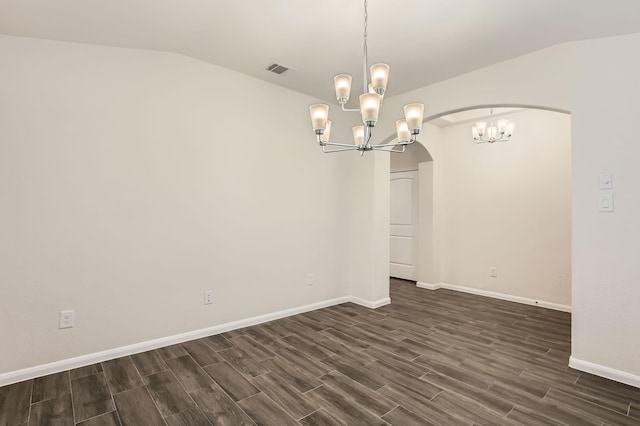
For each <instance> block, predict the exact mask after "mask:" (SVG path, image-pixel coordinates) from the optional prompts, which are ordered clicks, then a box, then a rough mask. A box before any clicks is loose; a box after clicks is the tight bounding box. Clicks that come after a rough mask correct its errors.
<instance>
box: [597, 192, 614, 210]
mask: <svg viewBox="0 0 640 426" xmlns="http://www.w3.org/2000/svg"><path fill="white" fill-rule="evenodd" d="M598 211H601V212H612V211H613V194H601V195H600V206H599V208H598Z"/></svg>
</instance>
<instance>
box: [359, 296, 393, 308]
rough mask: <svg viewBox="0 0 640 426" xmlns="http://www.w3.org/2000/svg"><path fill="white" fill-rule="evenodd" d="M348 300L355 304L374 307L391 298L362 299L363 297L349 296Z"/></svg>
mask: <svg viewBox="0 0 640 426" xmlns="http://www.w3.org/2000/svg"><path fill="white" fill-rule="evenodd" d="M350 302H352V303H355V304H356V305H360V306H364V307H366V308H371V309H376V308H379V307H381V306H384V305H388V304H389V303H391V298H389V297H385V298H384V299H380V300H373V301H372V300H364V299H360V298H359V297H355V296H351V297H350Z"/></svg>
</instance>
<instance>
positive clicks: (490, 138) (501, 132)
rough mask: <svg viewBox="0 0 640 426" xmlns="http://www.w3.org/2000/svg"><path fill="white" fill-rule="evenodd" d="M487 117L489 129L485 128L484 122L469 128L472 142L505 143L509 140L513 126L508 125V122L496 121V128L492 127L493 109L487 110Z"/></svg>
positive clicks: (485, 123) (511, 124)
mask: <svg viewBox="0 0 640 426" xmlns="http://www.w3.org/2000/svg"><path fill="white" fill-rule="evenodd" d="M489 115H490V122H489V127H487V122H486V121H479V122H477V123H476V125H475V126H473V127H472V128H471V134H472V135H473V140H474V141H476V143H487V142H488V143H494V142H506V141H508V140H509V139H511V135H513V128H514V126H515V124H513V123H510V122H509V120H498V122H497V126H494V125H493V108H491V109H490V110H489Z"/></svg>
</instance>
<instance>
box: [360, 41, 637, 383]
mask: <svg viewBox="0 0 640 426" xmlns="http://www.w3.org/2000/svg"><path fill="white" fill-rule="evenodd" d="M638 49H640V34H633V35H628V36H620V37H610V38H602V39H596V40H587V41H581V42H574V43H567V44H562V45H558V46H555V47H552V48H548V49H544V50H540V51H537V52H534V53H531V54H529V55H524V56H521V57H519V58H516V59H513V60H510V61H506V62H503V63H500V64H496V65H493V66H491V67H487V68H484V69H481V70H478V71H475V72H472V73H469V74H465V75H462V76H460V77H457V78H454V79H451V80H447V81H443V82H441V83H437V84H434V85H431V86H427V87H424V88H421V89H418V90H415V91H412V92H409V93H405V94H402V95H399V96H396V97H390V98H388V99H385V107H386V108H389V109H391V110H393V109H398V108H401V107H402V105H404V104H406V103H409V102H416V101H419V102H424V103H425V104H426V112H425V117H429V116H432V115H437V114H443V113H446V112H450V111H454V110H456V109H461V108H468V107H473V106H479V105H487V104H494V105H513V104H515V105H532V106H540V107H550V108H556V109H560V110H565V111H569V112H571V120H572V121H571V127H572V147H571V151H572V152H571V164H572V243H571V246H572V268H571V271H572V308H573V315H572V318H573V334H572V357H573V358H572V360H573V365H574V366H576V367H579V368H582V369H590V370H591V371H593V372H597V373H598V374H606V375H608V376H609V377H614V376H615V377H617V378H618V379H620V380H625V381H627V382H628V383H633V384H635V385H636V386H640V339H638V327H637V324H639V323H640V310H639V309H638V306H640V286H638V285H637V283H638V282H639V281H640V269H639V268H638V262H637V259H638V258H640V222H639V221H638V219H637V218H638V217H640V193H639V192H638V191H637V187H636V186H637V182H640V168H639V167H637V164H636V163H637V158H638V157H639V156H640V145H639V144H638V143H636V142H635V140H634V135H635V134H636V124H635V121H636V119H635V118H636V115H637V112H638V111H640V85H638V84H637V80H638V75H640V58H639V57H638V55H635V54H633V52H637V51H638ZM382 129H385V131H384V133H386V134H387V135H389V137H392V136H391V135H393V133H394V130H393V123H392V121H391V120H385V121H381V122H380V123H379V130H382ZM434 161H435V162H437V156H436V155H434ZM381 172H383V171H381ZM601 173H612V174H613V176H614V189H613V193H614V196H615V212H613V213H599V212H598V199H599V196H600V193H601V191H600V190H599V188H598V177H599V175H600V174H601ZM385 177H386V178H388V176H385ZM370 191H372V192H375V193H376V194H379V197H384V196H386V197H387V198H388V191H387V192H386V193H385V191H386V190H385V188H384V187H375V186H371V187H370ZM380 214H381V215H384V211H381V212H380ZM387 230H388V229H387V227H385V226H381V227H379V228H376V229H375V230H374V232H375V233H376V234H380V235H384V234H386V232H387ZM362 249H363V250H365V249H366V248H365V247H363V248H362ZM386 272H387V274H388V269H387V271H386ZM375 283H376V284H378V283H379V281H377V280H376V281H375ZM380 285H381V284H380Z"/></svg>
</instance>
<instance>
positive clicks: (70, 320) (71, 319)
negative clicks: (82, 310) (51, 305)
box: [58, 310, 76, 328]
mask: <svg viewBox="0 0 640 426" xmlns="http://www.w3.org/2000/svg"><path fill="white" fill-rule="evenodd" d="M75 322H76V311H74V310H70V311H60V324H59V325H58V328H72V327H73V326H74V325H75Z"/></svg>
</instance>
